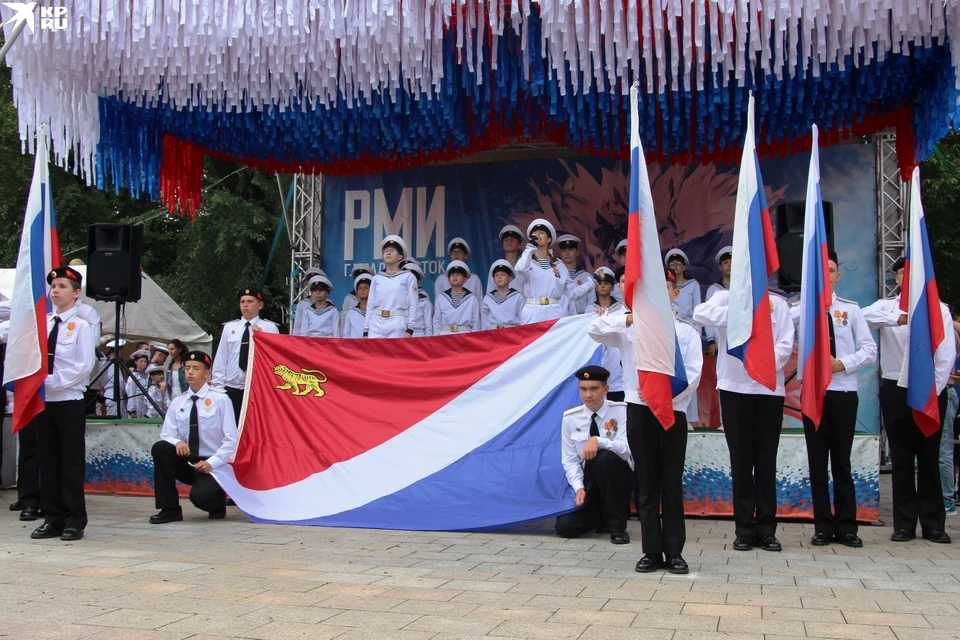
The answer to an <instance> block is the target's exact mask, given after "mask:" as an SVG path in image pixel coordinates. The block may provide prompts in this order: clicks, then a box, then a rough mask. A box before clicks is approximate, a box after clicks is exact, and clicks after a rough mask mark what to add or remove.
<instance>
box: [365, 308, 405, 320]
mask: <svg viewBox="0 0 960 640" xmlns="http://www.w3.org/2000/svg"><path fill="white" fill-rule="evenodd" d="M405 311H406V309H376V310H375V311H374V312H373V315H375V316H380V317H381V318H402V317H403V314H404V312H405Z"/></svg>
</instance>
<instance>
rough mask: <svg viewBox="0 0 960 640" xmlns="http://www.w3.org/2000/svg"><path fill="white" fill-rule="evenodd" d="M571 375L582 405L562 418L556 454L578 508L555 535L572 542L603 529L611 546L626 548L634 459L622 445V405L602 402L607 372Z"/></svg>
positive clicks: (624, 440) (585, 371) (624, 429)
mask: <svg viewBox="0 0 960 640" xmlns="http://www.w3.org/2000/svg"><path fill="white" fill-rule="evenodd" d="M574 375H575V376H576V377H577V380H579V381H580V384H579V389H580V399H581V400H583V404H582V405H580V406H579V407H575V408H573V409H570V410H569V411H567V412H566V413H564V414H563V422H562V423H561V427H560V429H561V432H560V451H561V456H562V461H563V470H564V471H565V472H566V474H567V482H569V483H570V486H571V487H572V488H573V489H574V491H576V492H577V493H576V496H575V497H574V504H575V505H576V506H577V507H578V508H577V510H576V511H572V512H570V513H567V514H564V515H562V516H560V517H558V518H557V523H556V531H557V535H558V536H562V537H564V538H575V537H577V536H580V535H583V534H584V533H587V532H588V531H594V530H596V529H600V528H607V529H609V531H610V542H612V543H613V544H629V543H630V534H629V533H627V517H628V516H629V514H630V493H631V491H632V490H633V459H632V458H631V457H630V446H629V445H628V444H627V405H626V403H625V402H610V401H609V400H607V391H608V390H609V387H608V386H607V379H608V378H609V377H610V372H609V371H607V370H606V369H604V368H603V367H598V366H592V365H591V366H587V367H583V368H582V369H580V370H578V371H577V372H576V373H575V374H574Z"/></svg>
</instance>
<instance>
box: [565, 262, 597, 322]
mask: <svg viewBox="0 0 960 640" xmlns="http://www.w3.org/2000/svg"><path fill="white" fill-rule="evenodd" d="M567 273H568V274H569V277H570V281H571V282H573V283H574V284H575V285H576V287H577V293H579V294H580V297H578V298H573V297H570V295H567V294H564V296H563V300H564V305H565V306H566V310H565V312H564V315H565V316H577V315H580V314H582V313H583V312H584V311H586V310H587V308H588V307H589V306H590V305H591V304H593V303H594V302H596V301H597V289H596V287H595V286H593V284H592V283H593V282H594V280H593V276H592V275H590V274H589V273H587V272H586V271H584V270H583V269H578V270H576V271H571V270H570V269H567ZM588 282H589V283H591V287H590V289H589V290H586V289H584V287H583V285H584V284H585V283H588Z"/></svg>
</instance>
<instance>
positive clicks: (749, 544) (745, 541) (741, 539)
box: [733, 536, 753, 551]
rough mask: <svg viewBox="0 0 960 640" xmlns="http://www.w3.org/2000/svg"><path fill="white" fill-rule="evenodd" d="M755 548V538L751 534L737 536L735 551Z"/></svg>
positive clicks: (734, 542) (734, 544) (734, 545)
mask: <svg viewBox="0 0 960 640" xmlns="http://www.w3.org/2000/svg"><path fill="white" fill-rule="evenodd" d="M751 549H753V538H751V537H750V536H737V539H736V540H734V541H733V550H734V551H750V550H751Z"/></svg>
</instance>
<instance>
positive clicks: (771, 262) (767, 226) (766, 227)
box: [758, 173, 780, 278]
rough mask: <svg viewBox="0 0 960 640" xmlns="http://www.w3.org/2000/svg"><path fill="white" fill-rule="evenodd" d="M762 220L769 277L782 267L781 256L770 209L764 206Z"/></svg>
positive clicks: (761, 213)
mask: <svg viewBox="0 0 960 640" xmlns="http://www.w3.org/2000/svg"><path fill="white" fill-rule="evenodd" d="M758 176H759V173H758ZM758 180H759V177H758ZM760 222H761V223H762V224H763V252H764V255H765V257H766V259H767V277H768V278H769V277H770V276H772V275H773V274H774V272H775V271H776V270H777V269H779V268H780V256H779V255H777V240H776V238H775V236H774V235H773V224H772V223H771V222H770V210H769V209H767V208H764V209H763V211H761V212H760Z"/></svg>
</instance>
